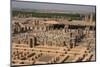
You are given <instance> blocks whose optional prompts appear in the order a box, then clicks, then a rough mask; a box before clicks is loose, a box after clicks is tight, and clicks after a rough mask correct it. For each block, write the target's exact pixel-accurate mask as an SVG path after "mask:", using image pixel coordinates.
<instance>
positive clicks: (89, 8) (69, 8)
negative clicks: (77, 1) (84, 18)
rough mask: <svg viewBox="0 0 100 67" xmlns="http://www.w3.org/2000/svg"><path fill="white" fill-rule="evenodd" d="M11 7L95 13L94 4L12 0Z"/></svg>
mask: <svg viewBox="0 0 100 67" xmlns="http://www.w3.org/2000/svg"><path fill="white" fill-rule="evenodd" d="M12 8H21V9H37V10H56V11H64V12H76V13H95V6H86V5H72V4H53V3H39V2H19V1H12Z"/></svg>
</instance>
